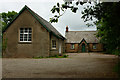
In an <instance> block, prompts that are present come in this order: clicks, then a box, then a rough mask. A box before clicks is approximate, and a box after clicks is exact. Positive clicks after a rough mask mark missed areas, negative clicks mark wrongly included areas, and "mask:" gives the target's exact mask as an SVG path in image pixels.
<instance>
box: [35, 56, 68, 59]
mask: <svg viewBox="0 0 120 80" xmlns="http://www.w3.org/2000/svg"><path fill="white" fill-rule="evenodd" d="M67 57H68V55H62V56H59V55H55V56H49V57H43V56H40V57H33V59H42V58H67Z"/></svg>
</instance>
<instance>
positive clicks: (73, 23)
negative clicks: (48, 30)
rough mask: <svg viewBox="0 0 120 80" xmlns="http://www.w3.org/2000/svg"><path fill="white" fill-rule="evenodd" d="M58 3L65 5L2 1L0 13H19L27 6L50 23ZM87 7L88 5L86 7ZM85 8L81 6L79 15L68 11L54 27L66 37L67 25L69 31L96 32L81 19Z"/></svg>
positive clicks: (28, 0) (43, 0)
mask: <svg viewBox="0 0 120 80" xmlns="http://www.w3.org/2000/svg"><path fill="white" fill-rule="evenodd" d="M57 2H60V3H63V1H62V0H0V13H1V12H8V11H13V10H14V11H16V12H19V11H20V10H21V9H22V8H23V7H24V6H25V5H27V6H28V7H30V8H31V9H32V10H33V11H34V12H36V13H37V14H39V15H40V16H41V17H43V18H44V19H45V20H47V21H49V18H51V17H52V16H53V14H52V13H51V12H50V10H51V8H52V7H53V6H54V5H56V3H57ZM84 6H86V5H84ZM84 6H80V7H79V10H78V11H77V13H72V12H71V10H67V11H66V13H65V14H64V15H63V16H62V17H60V19H59V22H58V23H52V25H53V26H54V27H55V28H56V29H57V30H58V31H59V32H60V33H61V34H62V35H63V36H64V34H65V28H66V25H68V26H69V30H72V31H73V30H74V31H79V30H96V27H95V26H94V27H93V26H92V27H87V26H86V25H85V24H86V23H84V21H83V20H82V19H81V11H82V10H83V7H84Z"/></svg>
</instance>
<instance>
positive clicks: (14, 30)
mask: <svg viewBox="0 0 120 80" xmlns="http://www.w3.org/2000/svg"><path fill="white" fill-rule="evenodd" d="M3 38H4V39H3V43H5V41H4V40H7V44H6V49H5V51H3V57H16V58H17V57H20V58H21V57H22V58H23V57H26V58H27V57H28V58H29V57H41V56H43V57H48V56H54V55H61V54H62V53H63V52H64V40H65V38H64V37H63V36H62V35H61V34H60V33H59V32H58V31H57V30H56V29H55V28H54V27H53V26H52V25H51V24H50V23H49V22H47V21H46V20H44V19H43V18H42V17H40V16H39V15H38V14H36V13H35V12H34V11H32V10H31V9H30V8H29V7H27V6H25V7H24V8H23V9H22V10H21V11H20V12H19V13H18V15H17V16H16V17H15V18H14V19H13V20H12V21H11V22H10V23H9V24H8V25H7V27H6V28H5V30H3Z"/></svg>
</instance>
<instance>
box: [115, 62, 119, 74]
mask: <svg viewBox="0 0 120 80" xmlns="http://www.w3.org/2000/svg"><path fill="white" fill-rule="evenodd" d="M114 71H115V72H117V73H118V75H119V76H120V61H119V62H118V63H117V64H116V65H115V67H114Z"/></svg>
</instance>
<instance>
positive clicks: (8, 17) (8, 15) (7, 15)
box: [0, 11, 17, 30]
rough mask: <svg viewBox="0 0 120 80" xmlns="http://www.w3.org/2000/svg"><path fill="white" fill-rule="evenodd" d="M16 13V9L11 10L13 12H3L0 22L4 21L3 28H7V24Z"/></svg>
mask: <svg viewBox="0 0 120 80" xmlns="http://www.w3.org/2000/svg"><path fill="white" fill-rule="evenodd" d="M16 15H17V12H15V11H11V12H10V11H8V13H5V12H2V13H1V18H0V22H2V30H4V29H5V27H6V26H7V24H9V23H10V22H11V21H12V20H13V18H14V17H15V16H16Z"/></svg>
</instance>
